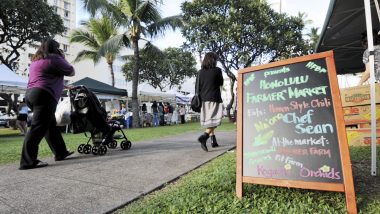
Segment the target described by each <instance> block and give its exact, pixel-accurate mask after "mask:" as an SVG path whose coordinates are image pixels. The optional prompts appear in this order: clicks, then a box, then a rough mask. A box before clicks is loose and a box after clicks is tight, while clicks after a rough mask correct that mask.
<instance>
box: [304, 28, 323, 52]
mask: <svg viewBox="0 0 380 214" xmlns="http://www.w3.org/2000/svg"><path fill="white" fill-rule="evenodd" d="M318 30H319V29H318V28H317V27H312V28H310V32H309V33H307V34H306V36H308V37H309V45H310V49H311V51H312V52H314V49H315V48H316V46H317V43H318V41H319V36H320V35H319V33H318Z"/></svg>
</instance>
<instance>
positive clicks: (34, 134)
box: [20, 88, 67, 167]
mask: <svg viewBox="0 0 380 214" xmlns="http://www.w3.org/2000/svg"><path fill="white" fill-rule="evenodd" d="M25 101H26V104H27V105H28V107H29V108H30V109H31V110H32V111H33V119H32V124H31V127H30V130H29V132H28V133H27V135H26V136H25V139H24V145H23V148H22V154H21V161H20V167H29V166H33V165H34V164H36V163H37V155H38V145H39V144H40V142H41V140H42V138H43V137H45V139H46V141H47V143H48V144H49V147H50V149H51V151H52V152H53V154H54V155H55V156H59V157H63V156H65V155H66V154H67V148H66V145H65V142H64V141H63V138H62V135H61V132H60V130H59V128H58V127H57V126H56V120H55V109H56V107H57V102H56V101H55V100H54V98H53V96H52V95H51V94H50V93H48V92H47V91H46V90H43V89H39V88H33V89H28V90H27V92H26V95H25Z"/></svg>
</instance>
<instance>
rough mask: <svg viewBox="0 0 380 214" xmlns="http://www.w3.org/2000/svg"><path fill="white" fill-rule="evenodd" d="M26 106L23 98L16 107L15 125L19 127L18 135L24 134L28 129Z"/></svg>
mask: <svg viewBox="0 0 380 214" xmlns="http://www.w3.org/2000/svg"><path fill="white" fill-rule="evenodd" d="M28 110H29V108H28V106H27V105H26V104H25V99H24V100H23V101H21V102H20V105H19V107H18V115H17V122H16V125H17V127H18V129H20V135H22V136H24V135H25V134H26V132H27V131H28V124H27V120H28Z"/></svg>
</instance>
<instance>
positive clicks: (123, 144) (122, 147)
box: [120, 140, 132, 150]
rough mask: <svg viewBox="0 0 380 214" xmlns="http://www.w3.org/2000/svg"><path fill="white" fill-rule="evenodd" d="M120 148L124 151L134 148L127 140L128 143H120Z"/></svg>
mask: <svg viewBox="0 0 380 214" xmlns="http://www.w3.org/2000/svg"><path fill="white" fill-rule="evenodd" d="M120 147H121V149H123V150H128V149H130V148H131V147H132V142H131V141H129V140H127V141H125V140H123V141H122V142H121V143H120Z"/></svg>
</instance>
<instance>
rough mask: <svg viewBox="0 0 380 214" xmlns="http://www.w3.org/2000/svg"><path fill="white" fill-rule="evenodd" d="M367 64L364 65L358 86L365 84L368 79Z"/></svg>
mask: <svg viewBox="0 0 380 214" xmlns="http://www.w3.org/2000/svg"><path fill="white" fill-rule="evenodd" d="M369 70H370V69H369V63H366V64H365V71H364V72H363V74H362V78H361V79H360V81H359V83H358V86H359V85H363V83H364V82H366V81H367V80H368V79H369V75H370V74H369Z"/></svg>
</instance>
